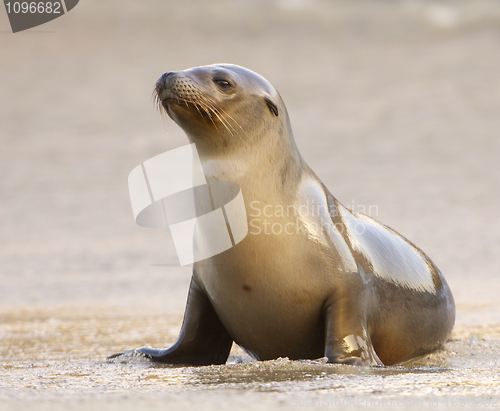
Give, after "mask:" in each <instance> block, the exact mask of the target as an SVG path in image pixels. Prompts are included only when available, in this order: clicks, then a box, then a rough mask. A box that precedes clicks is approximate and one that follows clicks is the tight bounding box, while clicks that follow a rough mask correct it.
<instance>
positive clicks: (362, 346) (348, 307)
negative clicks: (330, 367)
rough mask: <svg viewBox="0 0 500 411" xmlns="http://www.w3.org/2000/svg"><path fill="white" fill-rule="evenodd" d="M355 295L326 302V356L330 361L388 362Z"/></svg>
mask: <svg viewBox="0 0 500 411" xmlns="http://www.w3.org/2000/svg"><path fill="white" fill-rule="evenodd" d="M364 324H366V321H365V318H364V315H363V312H362V311H361V308H360V307H359V306H358V300H357V299H355V298H352V296H351V298H339V297H338V296H337V297H336V298H333V297H332V298H331V299H330V300H328V301H327V303H326V305H325V357H327V358H328V362H329V363H338V364H349V365H384V364H383V363H382V361H380V359H379V358H378V356H377V354H376V353H375V350H374V349H373V345H372V343H371V339H370V336H369V335H368V333H367V331H366V327H365V325H364Z"/></svg>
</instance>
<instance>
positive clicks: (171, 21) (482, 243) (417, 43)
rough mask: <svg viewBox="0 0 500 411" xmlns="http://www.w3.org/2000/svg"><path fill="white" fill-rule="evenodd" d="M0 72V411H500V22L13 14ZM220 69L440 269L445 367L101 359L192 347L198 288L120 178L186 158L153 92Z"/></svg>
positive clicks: (322, 6)
mask: <svg viewBox="0 0 500 411" xmlns="http://www.w3.org/2000/svg"><path fill="white" fill-rule="evenodd" d="M0 55H1V59H0V73H1V75H0V90H1V94H0V95H1V97H0V142H1V147H2V150H0V175H1V179H0V217H1V219H2V225H1V227H2V229H1V230H0V284H1V285H0V409H5V410H16V411H17V410H22V409H30V410H45V409H47V410H48V409H50V410H63V409H64V410H66V409H72V410H87V409H89V410H90V409H93V410H94V409H100V410H118V409H120V410H128V409H130V410H137V409H151V410H156V409H205V410H212V409H214V410H215V409H217V410H225V409H228V410H229V409H244V410H247V409H248V410H253V409H263V410H266V409H273V410H274V409H296V408H307V409H323V408H339V409H347V408H354V407H362V408H368V409H371V408H373V409H375V408H377V409H380V408H409V409H413V408H417V407H424V408H436V407H439V408H440V409H457V408H468V407H478V408H480V407H482V408H488V407H489V408H496V407H500V388H499V385H500V376H499V375H500V374H499V370H500V297H499V295H500V277H499V273H500V257H499V252H498V250H499V249H500V230H499V228H500V214H499V210H500V161H499V158H500V138H499V130H500V115H499V113H500V74H499V73H500V3H499V2H496V1H494V0H490V1H486V0H477V1H465V0H463V1H462V0H460V1H453V2H452V1H416V0H405V1H396V0H384V1H370V0H359V1H356V2H350V1H348V0H342V1H340V0H336V1H327V0H279V1H278V0H273V1H264V0H260V1H237V0H232V1H231V0H209V1H201V0H191V1H189V2H187V1H180V0H179V1H172V0H169V1H162V2H133V1H129V0H121V1H108V2H99V1H96V0H86V1H81V2H80V3H79V4H78V5H77V6H76V7H75V8H74V9H73V10H71V11H70V12H69V13H67V15H64V16H62V17H60V18H58V19H55V20H53V21H52V22H49V23H46V24H44V25H41V26H38V27H35V28H33V29H30V30H27V31H24V32H19V33H16V34H13V33H12V32H11V29H10V26H9V21H8V18H7V14H6V13H5V12H3V11H0ZM221 62H226V63H234V64H239V65H242V66H245V67H248V68H250V69H252V70H254V71H256V72H258V73H260V74H262V75H263V76H264V77H266V78H267V79H268V80H269V81H270V82H271V83H273V85H274V86H276V88H277V89H278V90H279V92H280V94H281V96H282V97H283V99H284V101H285V103H286V104H287V108H288V111H289V115H290V118H291V122H292V125H293V129H294V135H295V139H296V141H297V145H298V147H299V149H300V151H301V153H302V155H303V157H304V158H305V159H306V161H307V162H308V164H309V165H310V166H311V168H312V169H313V170H314V171H315V172H316V174H317V175H318V176H319V177H320V178H321V179H322V181H323V182H324V183H325V184H326V186H327V187H328V188H329V189H330V191H331V192H332V193H333V195H334V196H335V197H336V198H337V199H338V200H339V201H340V202H342V203H343V204H344V205H346V206H347V207H350V208H352V209H354V210H356V211H367V210H369V213H370V215H371V216H372V217H375V218H376V219H378V220H380V221H381V222H383V223H384V224H386V225H388V226H390V227H392V228H393V229H395V230H396V231H398V232H400V233H401V234H403V235H404V236H405V237H407V238H409V239H410V240H411V241H412V242H414V243H415V244H417V245H418V246H419V247H420V248H422V249H423V250H424V251H425V252H426V253H427V254H428V255H429V256H430V258H431V259H432V260H433V261H434V262H435V263H436V265H437V266H438V267H439V268H440V270H441V271H442V273H443V274H444V276H445V277H446V279H447V281H448V283H449V285H450V287H451V289H452V291H453V294H454V297H455V302H456V305H457V319H456V326H455V330H454V333H453V336H452V340H451V341H449V342H448V343H447V344H446V345H445V347H444V348H443V350H441V351H439V352H437V353H434V354H432V355H430V356H428V357H425V358H422V359H419V360H416V361H414V362H412V363H410V364H406V365H405V366H401V367H386V368H380V369H375V368H361V369H357V368H353V367H349V366H340V365H320V364H313V363H301V362H294V361H288V360H286V359H281V360H276V361H268V362H255V361H250V358H249V357H248V356H247V355H246V354H244V353H243V351H242V350H241V349H240V348H238V347H233V352H232V355H231V357H230V360H229V361H228V364H226V365H224V366H213V367H192V368H169V367H161V366H157V365H152V364H150V363H149V362H147V361H145V360H143V359H141V358H135V357H126V358H122V359H120V360H117V361H112V362H109V361H108V360H107V359H106V358H107V356H108V355H110V354H112V353H114V352H117V351H120V350H122V349H126V348H133V347H139V346H143V345H152V346H157V347H160V346H168V345H170V344H172V343H173V342H174V341H175V340H176V338H177V335H178V332H179V328H180V324H181V321H182V315H183V311H184V306H185V300H186V295H187V290H188V285H189V281H190V272H191V267H189V266H186V267H181V266H180V265H179V263H178V260H177V256H176V253H175V249H174V246H173V242H172V239H171V236H170V233H169V231H168V230H156V229H150V230H148V229H143V228H141V227H139V226H137V225H136V224H135V222H134V218H133V215H132V210H131V207H130V200H129V195H128V186H127V176H128V174H129V172H130V171H131V170H132V169H133V168H134V167H136V166H137V165H138V164H140V163H141V162H143V161H144V160H146V159H149V158H151V157H153V156H155V155H157V154H160V153H163V152H165V151H168V150H171V149H173V148H175V147H179V146H182V145H185V144H187V143H188V141H187V138H186V137H185V136H184V134H183V132H182V131H181V130H180V129H179V128H178V127H177V126H176V125H175V124H174V123H173V122H172V121H170V120H168V121H166V120H164V119H162V117H161V116H160V114H159V113H158V112H157V111H156V109H155V105H154V102H153V99H152V90H153V86H154V83H155V81H156V79H157V78H158V77H159V76H160V75H161V74H163V73H164V72H166V71H173V70H183V69H186V68H189V67H193V66H199V65H205V64H213V63H221ZM488 401H489V402H488ZM436 404H437V405H436ZM486 404H489V405H486Z"/></svg>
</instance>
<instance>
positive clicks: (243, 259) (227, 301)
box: [115, 64, 455, 365]
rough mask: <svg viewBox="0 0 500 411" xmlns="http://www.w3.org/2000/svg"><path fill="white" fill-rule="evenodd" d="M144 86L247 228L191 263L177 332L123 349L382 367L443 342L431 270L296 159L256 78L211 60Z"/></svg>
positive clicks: (274, 97)
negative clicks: (157, 343) (235, 189)
mask: <svg viewBox="0 0 500 411" xmlns="http://www.w3.org/2000/svg"><path fill="white" fill-rule="evenodd" d="M155 90H156V91H155V92H156V95H157V99H158V104H159V106H160V107H161V108H163V109H164V110H165V111H166V112H167V113H168V115H169V116H170V117H171V118H172V119H173V120H174V121H175V122H176V123H177V124H178V125H179V126H180V127H181V128H182V129H183V130H184V131H185V132H186V134H187V136H188V138H189V140H190V142H191V143H195V144H196V147H197V149H198V153H199V155H200V159H201V162H202V165H203V170H204V173H205V176H206V178H207V181H208V182H209V183H210V181H232V182H235V183H237V184H239V186H240V187H241V190H242V193H243V197H244V200H245V207H246V210H247V213H248V217H249V226H250V230H249V234H248V235H247V237H246V238H245V239H244V240H243V241H241V242H240V243H239V244H237V245H235V246H234V247H232V248H230V249H229V250H227V251H225V252H223V253H221V254H218V255H216V256H213V257H211V258H209V259H206V260H203V261H200V262H197V263H195V264H194V266H193V276H192V279H191V286H190V290H189V296H188V300H187V307H186V312H185V316H184V321H183V325H182V329H181V332H180V336H179V338H178V340H177V342H176V343H175V344H174V345H173V346H171V347H170V348H167V349H153V348H149V347H143V348H139V349H137V350H135V352H137V353H142V354H143V355H145V356H146V357H148V358H150V359H151V360H154V361H160V362H163V363H170V364H179V365H209V364H223V363H225V362H226V360H227V358H228V355H229V351H230V349H231V345H232V343H233V341H234V342H236V343H237V344H239V345H240V346H241V347H242V348H243V349H244V350H245V351H247V352H248V353H249V354H251V355H252V356H254V357H255V358H256V359H258V360H270V359H274V358H278V357H288V358H289V359H317V358H320V357H323V358H324V357H326V359H327V361H328V362H331V363H342V364H351V365H392V364H398V363H402V362H406V361H408V360H411V359H413V358H416V357H418V356H421V355H424V354H427V353H429V352H432V351H434V350H436V349H437V348H438V347H440V346H441V345H442V344H443V343H444V342H446V341H447V339H448V337H449V336H450V333H451V330H452V328H453V325H454V322H455V305H454V300H453V296H452V293H451V291H450V288H449V287H448V284H447V283H446V281H445V279H444V277H443V276H442V274H441V273H440V271H439V270H438V269H437V267H436V266H435V265H434V264H433V263H432V261H431V260H430V259H429V258H428V257H427V256H426V255H425V254H424V253H423V252H422V251H421V250H420V249H418V248H417V247H416V246H415V245H413V244H412V243H411V242H409V241H408V240H407V239H405V238H404V237H402V236H401V235H399V234H398V233H396V232H395V231H393V230H392V229H390V228H389V227H387V226H385V225H382V224H380V223H379V222H377V221H375V220H374V219H372V218H370V217H368V216H366V215H363V214H360V213H356V212H354V211H351V210H349V209H347V208H345V207H344V206H343V205H342V204H341V203H340V202H338V201H337V200H336V199H335V198H334V197H333V195H332V194H331V193H330V192H329V191H328V189H327V188H326V187H325V186H324V185H323V183H322V182H321V181H320V179H319V178H318V177H317V176H316V174H314V172H313V171H312V170H311V169H310V168H309V166H308V165H307V164H306V163H305V161H304V159H303V158H302V157H301V155H300V153H299V151H298V149H297V146H296V144H295V140H294V138H293V134H292V129H291V125H290V121H289V118H288V114H287V110H286V108H285V105H284V103H283V101H282V99H281V97H280V95H279V94H278V92H277V91H276V89H275V88H274V87H273V86H272V85H271V84H270V83H269V82H268V81H267V80H266V79H264V78H263V77H262V76H260V75H258V74H256V73H254V72H252V71H250V70H248V69H245V68H243V67H240V66H236V65H229V64H220V65H213V66H204V67H196V68H192V69H189V70H185V71H180V72H170V73H165V74H164V75H162V76H161V77H160V78H159V80H158V81H157V83H156V89H155ZM133 351H134V350H133ZM120 354H122V353H120ZM120 354H116V355H115V356H117V355H120Z"/></svg>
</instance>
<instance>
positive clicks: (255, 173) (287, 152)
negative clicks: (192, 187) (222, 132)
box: [199, 139, 307, 192]
mask: <svg viewBox="0 0 500 411" xmlns="http://www.w3.org/2000/svg"><path fill="white" fill-rule="evenodd" d="M261 141H262V140H261ZM199 155H200V159H201V162H202V164H203V171H204V173H205V176H206V178H207V180H208V181H213V180H216V181H232V182H235V183H238V184H239V185H240V186H241V187H242V189H243V191H249V190H250V191H253V189H254V188H255V189H257V188H258V189H259V190H260V191H262V190H264V191H268V192H279V191H289V190H294V189H295V188H296V187H297V185H298V184H299V182H300V178H301V176H302V173H303V171H304V169H305V168H306V167H307V166H306V165H305V163H304V160H303V159H302V157H301V155H300V153H299V151H298V149H297V146H296V145H295V142H294V141H293V139H291V140H288V141H285V142H283V143H280V142H275V143H274V144H270V143H269V141H262V143H260V144H254V145H252V146H251V147H239V149H238V150H232V151H230V152H226V153H217V154H215V155H213V154H212V155H210V154H208V155H207V154H206V153H204V152H203V150H200V151H199Z"/></svg>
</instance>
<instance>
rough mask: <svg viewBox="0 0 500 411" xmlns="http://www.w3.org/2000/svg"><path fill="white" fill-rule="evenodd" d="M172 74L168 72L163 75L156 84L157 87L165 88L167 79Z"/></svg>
mask: <svg viewBox="0 0 500 411" xmlns="http://www.w3.org/2000/svg"><path fill="white" fill-rule="evenodd" d="M171 74H173V72H172V71H169V72H168V73H164V74H163V75H162V76H161V77H160V78H159V79H158V81H157V82H156V84H157V85H159V86H161V87H165V86H166V85H167V77H168V76H170V75H171Z"/></svg>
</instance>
